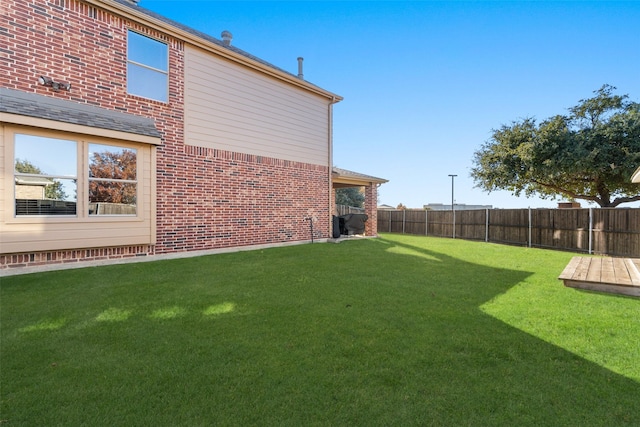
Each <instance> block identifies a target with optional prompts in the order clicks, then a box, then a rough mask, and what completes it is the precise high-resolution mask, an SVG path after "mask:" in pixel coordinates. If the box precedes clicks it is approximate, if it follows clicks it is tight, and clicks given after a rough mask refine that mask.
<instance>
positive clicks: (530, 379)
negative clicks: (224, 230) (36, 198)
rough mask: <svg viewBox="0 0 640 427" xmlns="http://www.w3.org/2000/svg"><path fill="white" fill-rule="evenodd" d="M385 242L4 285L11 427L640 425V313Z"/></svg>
mask: <svg viewBox="0 0 640 427" xmlns="http://www.w3.org/2000/svg"><path fill="white" fill-rule="evenodd" d="M573 255H574V254H570V253H564V252H554V251H544V250H537V249H528V248H520V247H510V246H500V245H492V244H485V243H480V242H468V241H462V240H451V239H437V238H428V237H416V236H401V235H391V234H385V235H382V237H381V238H379V239H371V240H358V241H349V242H343V243H340V244H314V245H304V246H292V247H283V248H275V249H268V250H262V251H252V252H241V253H233V254H221V255H214V256H206V257H200V258H190V259H180V260H172V261H161V262H146V263H139V264H128V265H113V266H106V267H95V268H85V269H78V270H67V271H57V272H48V273H40V274H29V275H23V276H14V277H5V278H2V279H1V293H0V298H1V299H0V309H1V310H0V316H1V318H0V320H1V348H0V351H1V356H0V357H1V358H0V362H1V364H0V369H1V371H0V375H1V377H0V380H1V389H0V392H1V397H2V406H1V411H2V413H1V415H0V421H1V422H3V423H6V425H7V426H77V425H86V426H107V425H108V426H134V425H135V426H145V425H154V426H211V425H221V426H249V425H256V426H270V425H278V426H411V425H424V426H543V425H553V426H624V425H629V426H631V425H634V426H638V425H640V300H639V299H634V298H629V297H621V296H614V295H606V294H597V293H591V292H584V291H578V290H574V289H569V288H565V287H563V286H562V283H561V282H560V281H558V280H557V276H558V275H559V274H560V272H561V271H562V269H563V268H564V266H565V265H566V264H567V262H568V261H569V259H570V258H571V257H572V256H573Z"/></svg>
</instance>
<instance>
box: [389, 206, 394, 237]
mask: <svg viewBox="0 0 640 427" xmlns="http://www.w3.org/2000/svg"><path fill="white" fill-rule="evenodd" d="M392 216H393V212H391V211H389V233H391V217H392Z"/></svg>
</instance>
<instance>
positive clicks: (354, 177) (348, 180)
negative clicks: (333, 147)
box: [331, 167, 389, 188]
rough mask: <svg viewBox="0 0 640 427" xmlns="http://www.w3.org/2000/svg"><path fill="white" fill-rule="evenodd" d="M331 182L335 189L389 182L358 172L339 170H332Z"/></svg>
mask: <svg viewBox="0 0 640 427" xmlns="http://www.w3.org/2000/svg"><path fill="white" fill-rule="evenodd" d="M331 175H332V181H333V186H334V187H335V188H340V187H360V186H367V185H373V184H384V183H385V182H389V180H386V179H384V178H377V177H375V176H371V175H365V174H363V173H359V172H353V171H350V170H346V169H341V168H336V167H334V168H333V173H332V174H331Z"/></svg>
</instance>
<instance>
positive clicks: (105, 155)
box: [89, 144, 138, 181]
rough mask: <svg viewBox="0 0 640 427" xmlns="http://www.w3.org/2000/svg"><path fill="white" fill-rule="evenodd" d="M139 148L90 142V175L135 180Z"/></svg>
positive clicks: (92, 176)
mask: <svg viewBox="0 0 640 427" xmlns="http://www.w3.org/2000/svg"><path fill="white" fill-rule="evenodd" d="M137 157H138V155H137V150H134V149H131V148H124V147H116V146H113V145H100V144H89V177H91V178H105V179H125V180H132V181H135V179H136V169H137Z"/></svg>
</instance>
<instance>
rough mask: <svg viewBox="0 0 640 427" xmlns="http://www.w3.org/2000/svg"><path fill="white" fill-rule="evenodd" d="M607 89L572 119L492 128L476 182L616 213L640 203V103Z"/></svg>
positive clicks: (479, 155) (478, 159)
mask: <svg viewBox="0 0 640 427" xmlns="http://www.w3.org/2000/svg"><path fill="white" fill-rule="evenodd" d="M615 89H616V88H615V87H613V86H610V85H604V86H602V87H601V88H600V89H598V90H597V91H595V92H594V95H595V96H594V97H592V98H588V99H581V100H580V101H579V103H578V105H576V106H575V107H572V108H569V114H568V115H557V116H554V117H551V118H549V119H546V120H544V121H542V122H540V123H537V122H536V120H535V119H533V118H526V119H523V120H520V121H515V122H513V123H511V124H510V125H508V126H507V125H503V126H502V127H501V128H500V129H497V130H493V132H492V136H491V138H490V139H489V141H487V142H486V143H484V144H483V145H482V147H481V148H480V149H479V150H478V151H476V153H475V155H474V167H473V168H472V170H471V177H472V178H473V179H474V181H475V183H476V186H477V187H479V188H482V189H483V190H485V191H487V192H491V191H494V190H508V191H511V192H512V193H513V194H514V195H516V196H519V195H521V194H522V193H524V194H525V195H526V196H531V195H534V194H537V195H539V196H540V197H542V198H551V199H553V198H555V197H557V196H561V197H565V198H568V199H570V200H588V201H591V202H595V203H597V204H598V205H600V206H601V207H615V206H618V205H620V204H622V203H628V202H634V201H639V200H640V186H639V185H638V184H632V183H631V175H632V174H633V172H634V171H635V170H636V169H637V168H638V166H640V104H638V103H634V102H630V101H628V100H627V99H628V96H627V95H615V94H614V93H613V91H614V90H615Z"/></svg>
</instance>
